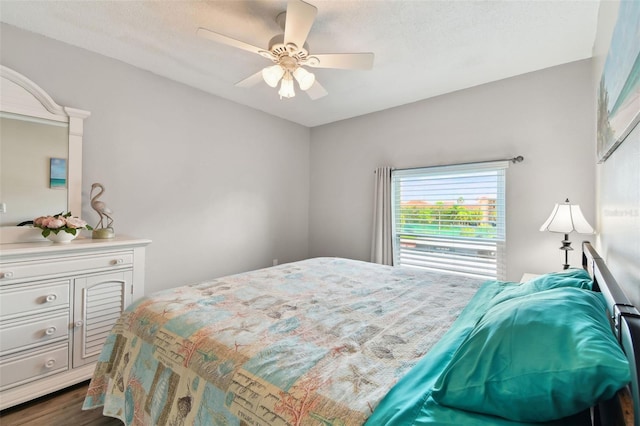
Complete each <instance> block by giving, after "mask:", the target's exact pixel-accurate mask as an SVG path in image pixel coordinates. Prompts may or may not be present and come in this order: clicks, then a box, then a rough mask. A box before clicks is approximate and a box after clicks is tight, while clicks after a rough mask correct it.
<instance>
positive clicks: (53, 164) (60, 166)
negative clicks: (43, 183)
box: [49, 158, 67, 189]
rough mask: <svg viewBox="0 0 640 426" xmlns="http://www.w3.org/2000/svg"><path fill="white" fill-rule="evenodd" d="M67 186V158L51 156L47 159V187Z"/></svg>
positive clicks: (60, 187)
mask: <svg viewBox="0 0 640 426" xmlns="http://www.w3.org/2000/svg"><path fill="white" fill-rule="evenodd" d="M66 187H67V159H66V158H51V160H50V161H49V188H52V189H63V188H66Z"/></svg>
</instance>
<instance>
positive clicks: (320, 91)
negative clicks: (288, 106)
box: [306, 80, 328, 101]
mask: <svg viewBox="0 0 640 426" xmlns="http://www.w3.org/2000/svg"><path fill="white" fill-rule="evenodd" d="M306 92H307V95H309V97H310V98H311V100H312V101H315V100H316V99H320V98H322V97H324V96H327V95H328V93H327V91H326V90H325V88H324V87H322V86H321V85H320V83H318V80H316V81H314V82H313V85H312V86H311V87H310V88H309V89H307V91H306Z"/></svg>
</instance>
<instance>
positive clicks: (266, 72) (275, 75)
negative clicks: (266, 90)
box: [262, 65, 284, 87]
mask: <svg viewBox="0 0 640 426" xmlns="http://www.w3.org/2000/svg"><path fill="white" fill-rule="evenodd" d="M283 75H284V68H282V67H281V66H280V65H273V66H270V67H266V68H263V69H262V78H263V79H264V81H265V83H267V84H268V85H269V86H271V87H276V86H277V85H278V82H279V81H280V79H281V78H282V76H283Z"/></svg>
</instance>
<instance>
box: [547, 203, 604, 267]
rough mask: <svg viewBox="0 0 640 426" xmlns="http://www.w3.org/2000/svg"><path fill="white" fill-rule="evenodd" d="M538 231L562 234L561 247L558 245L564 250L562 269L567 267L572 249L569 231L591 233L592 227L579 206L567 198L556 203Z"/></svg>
mask: <svg viewBox="0 0 640 426" xmlns="http://www.w3.org/2000/svg"><path fill="white" fill-rule="evenodd" d="M540 231H549V232H559V233H561V234H564V240H562V247H560V250H564V265H562V266H563V268H562V269H568V268H569V250H573V248H571V241H569V233H570V232H573V231H576V232H577V233H579V234H593V228H592V227H591V225H589V222H587V220H586V219H585V218H584V215H583V214H582V210H580V206H579V205H578V204H570V203H569V199H568V198H567V199H566V200H565V202H564V203H563V204H556V206H555V207H554V208H553V211H552V212H551V215H550V216H549V218H548V219H547V221H546V222H545V223H544V224H543V225H542V226H541V227H540Z"/></svg>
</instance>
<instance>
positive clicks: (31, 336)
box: [0, 310, 69, 354]
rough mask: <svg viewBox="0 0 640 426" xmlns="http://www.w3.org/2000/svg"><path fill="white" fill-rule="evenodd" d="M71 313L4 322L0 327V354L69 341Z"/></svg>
mask: <svg viewBox="0 0 640 426" xmlns="http://www.w3.org/2000/svg"><path fill="white" fill-rule="evenodd" d="M68 336H69V311H68V310H67V311H65V312H61V313H57V314H53V315H48V316H46V315H45V316H43V315H37V316H33V317H27V318H25V319H21V320H20V321H14V322H4V321H3V323H2V325H1V326H0V354H5V353H7V352H10V351H15V350H18V349H22V348H27V347H33V346H38V345H42V344H45V343H49V342H52V341H54V340H60V339H68Z"/></svg>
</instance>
